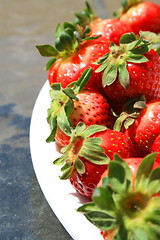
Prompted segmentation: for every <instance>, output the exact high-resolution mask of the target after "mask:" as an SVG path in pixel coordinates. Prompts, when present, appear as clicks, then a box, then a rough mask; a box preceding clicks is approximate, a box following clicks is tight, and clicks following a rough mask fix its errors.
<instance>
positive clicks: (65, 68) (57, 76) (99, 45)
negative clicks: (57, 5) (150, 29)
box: [36, 4, 131, 92]
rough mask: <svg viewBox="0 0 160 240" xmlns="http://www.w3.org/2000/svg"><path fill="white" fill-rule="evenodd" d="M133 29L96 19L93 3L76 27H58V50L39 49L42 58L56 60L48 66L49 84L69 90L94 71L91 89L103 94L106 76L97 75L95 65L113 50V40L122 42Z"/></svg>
mask: <svg viewBox="0 0 160 240" xmlns="http://www.w3.org/2000/svg"><path fill="white" fill-rule="evenodd" d="M130 31H131V29H130V27H129V26H128V25H127V26H126V24H125V23H121V22H120V21H119V20H117V19H109V20H108V19H107V20H102V19H100V18H98V17H96V16H95V14H94V13H93V11H92V9H91V8H90V6H89V4H87V8H86V9H84V10H83V11H82V12H81V13H78V14H76V21H75V23H74V24H71V23H64V27H61V26H60V25H58V27H57V31H56V37H57V39H56V42H55V47H53V46H51V45H41V46H36V47H37V49H38V50H39V52H40V53H41V55H42V56H46V57H52V58H51V59H50V60H49V62H48V63H47V65H46V69H47V70H49V71H48V80H49V83H50V84H52V83H55V82H58V83H61V84H62V87H63V88H65V87H66V86H67V85H68V84H69V83H71V82H74V81H76V79H78V78H79V77H80V76H81V74H82V72H83V71H84V70H85V69H87V68H92V69H93V74H92V77H91V78H90V81H89V83H88V85H87V86H88V87H91V88H94V89H97V90H98V91H100V92H103V88H102V81H101V78H102V74H101V73H100V72H99V73H96V72H95V70H96V69H97V67H98V65H95V64H94V62H96V61H97V60H98V58H99V57H100V56H103V55H104V54H105V53H106V52H108V51H109V44H110V41H113V42H115V43H117V42H119V38H120V36H121V35H122V34H124V33H126V32H130Z"/></svg>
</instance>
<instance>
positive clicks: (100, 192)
mask: <svg viewBox="0 0 160 240" xmlns="http://www.w3.org/2000/svg"><path fill="white" fill-rule="evenodd" d="M155 156H156V155H155V154H150V155H148V156H146V157H145V158H144V159H141V158H131V159H124V161H123V160H122V159H121V158H120V157H119V156H118V155H115V159H114V161H111V162H110V163H109V166H108V172H107V176H106V177H103V179H102V186H101V187H97V188H96V189H95V191H94V193H93V195H92V202H89V203H86V204H84V205H83V206H81V207H80V208H78V211H79V212H82V213H84V215H85V216H86V218H87V219H88V220H89V221H90V222H91V223H92V224H94V225H95V226H96V227H98V228H99V229H100V230H101V234H102V236H103V237H104V239H105V240H113V239H135V240H139V239H148V240H151V239H152V240H158V239H159V238H160V231H159V217H160V213H159V207H160V167H157V165H154V159H155ZM88 235H89V233H88ZM143 237H145V238H143Z"/></svg>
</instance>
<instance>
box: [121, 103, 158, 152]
mask: <svg viewBox="0 0 160 240" xmlns="http://www.w3.org/2000/svg"><path fill="white" fill-rule="evenodd" d="M125 134H127V135H128V136H130V138H131V139H132V141H133V142H134V143H135V146H136V149H137V151H139V154H140V156H142V157H143V156H145V155H146V154H147V153H149V152H150V147H151V146H152V145H153V142H154V140H155V139H156V137H157V136H158V135H159V134H160V100H159V101H158V100H154V101H150V102H148V103H146V107H145V108H144V109H143V110H142V111H141V113H140V115H139V117H138V118H137V119H135V121H134V123H133V125H131V126H130V127H129V128H128V130H127V131H126V133H125Z"/></svg>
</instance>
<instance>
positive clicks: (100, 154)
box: [79, 140, 109, 165]
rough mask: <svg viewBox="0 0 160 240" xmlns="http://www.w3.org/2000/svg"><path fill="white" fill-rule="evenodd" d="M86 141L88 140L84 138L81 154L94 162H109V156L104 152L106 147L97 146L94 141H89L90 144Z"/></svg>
mask: <svg viewBox="0 0 160 240" xmlns="http://www.w3.org/2000/svg"><path fill="white" fill-rule="evenodd" d="M86 142H87V140H84V142H83V144H82V147H81V149H80V151H79V155H80V156H81V157H84V158H85V159H87V160H88V161H90V162H92V163H94V164H98V165H102V164H108V162H109V158H108V157H107V155H106V154H105V153H104V149H103V148H102V147H101V146H99V145H98V146H97V144H95V143H94V142H88V144H86ZM97 148H98V149H97Z"/></svg>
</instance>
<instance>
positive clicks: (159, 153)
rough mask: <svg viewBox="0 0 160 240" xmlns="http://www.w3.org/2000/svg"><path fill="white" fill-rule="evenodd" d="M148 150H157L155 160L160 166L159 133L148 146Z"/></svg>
mask: <svg viewBox="0 0 160 240" xmlns="http://www.w3.org/2000/svg"><path fill="white" fill-rule="evenodd" d="M150 152H151V153H152V152H157V157H156V162H157V163H158V164H159V166H160V135H159V136H158V137H156V139H155V141H154V143H153V145H152V146H151V148H150Z"/></svg>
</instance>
